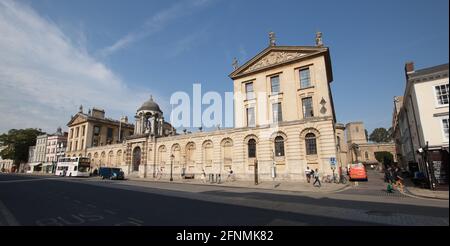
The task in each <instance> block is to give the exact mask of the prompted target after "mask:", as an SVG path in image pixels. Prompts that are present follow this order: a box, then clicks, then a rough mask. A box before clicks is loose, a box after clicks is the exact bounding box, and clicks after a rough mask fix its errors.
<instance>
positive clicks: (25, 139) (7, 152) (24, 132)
mask: <svg viewBox="0 0 450 246" xmlns="http://www.w3.org/2000/svg"><path fill="white" fill-rule="evenodd" d="M42 134H45V133H44V132H42V131H41V129H33V128H27V129H19V130H18V129H11V130H9V131H8V133H4V134H2V135H0V145H1V146H4V147H5V148H4V149H3V150H2V151H0V156H1V157H2V158H3V159H12V160H14V164H15V165H16V166H17V167H18V168H19V167H20V164H22V163H25V162H27V161H28V149H29V147H30V146H33V145H35V144H36V137H37V136H39V135H42Z"/></svg>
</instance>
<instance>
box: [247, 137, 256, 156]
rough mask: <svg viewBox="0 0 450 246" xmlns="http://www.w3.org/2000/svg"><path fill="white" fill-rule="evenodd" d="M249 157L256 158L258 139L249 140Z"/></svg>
mask: <svg viewBox="0 0 450 246" xmlns="http://www.w3.org/2000/svg"><path fill="white" fill-rule="evenodd" d="M248 158H256V140H255V139H253V138H251V139H250V140H248Z"/></svg>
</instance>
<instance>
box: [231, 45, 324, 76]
mask: <svg viewBox="0 0 450 246" xmlns="http://www.w3.org/2000/svg"><path fill="white" fill-rule="evenodd" d="M277 51H278V52H285V53H288V54H291V55H285V56H284V57H283V59H280V61H277V60H276V61H275V62H272V63H267V64H266V63H264V64H257V63H258V62H259V61H261V60H262V58H264V57H266V56H268V55H270V53H271V52H277ZM294 53H296V54H294ZM318 55H325V61H326V66H327V72H328V73H327V77H328V82H331V81H333V75H332V70H331V61H330V55H329V49H328V47H318V46H269V47H267V48H265V49H264V50H262V51H261V52H260V53H259V54H257V55H256V56H254V57H253V58H252V59H250V60H248V61H247V62H246V63H244V64H243V65H242V66H240V67H238V68H236V69H235V70H234V71H233V72H232V73H231V74H230V75H229V77H230V78H232V79H237V78H239V77H244V76H247V75H250V74H254V73H257V72H261V71H263V70H267V69H271V68H274V67H277V66H280V65H286V64H289V63H293V62H297V61H300V60H305V59H309V58H311V57H313V56H318ZM255 64H256V65H260V66H255Z"/></svg>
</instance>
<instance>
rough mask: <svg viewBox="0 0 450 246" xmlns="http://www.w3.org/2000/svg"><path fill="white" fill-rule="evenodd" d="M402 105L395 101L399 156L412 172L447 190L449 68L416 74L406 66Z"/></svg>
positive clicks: (402, 163)
mask: <svg viewBox="0 0 450 246" xmlns="http://www.w3.org/2000/svg"><path fill="white" fill-rule="evenodd" d="M405 77H406V86H405V91H404V95H403V96H402V97H396V98H402V103H401V104H400V103H398V102H396V101H394V113H393V128H394V129H396V132H397V133H396V143H397V149H398V151H397V155H398V156H399V159H400V163H401V165H402V166H403V167H404V168H405V169H407V170H408V171H410V172H411V173H414V172H419V171H420V172H423V173H424V174H425V175H426V176H427V178H428V179H429V180H431V182H433V183H435V185H436V184H437V185H444V186H448V182H449V174H448V163H449V158H448V156H449V155H448V154H449V100H450V99H449V98H450V94H449V66H448V63H446V64H441V65H438V66H433V67H428V68H423V69H418V70H416V69H415V68H414V63H413V62H408V63H406V64H405Z"/></svg>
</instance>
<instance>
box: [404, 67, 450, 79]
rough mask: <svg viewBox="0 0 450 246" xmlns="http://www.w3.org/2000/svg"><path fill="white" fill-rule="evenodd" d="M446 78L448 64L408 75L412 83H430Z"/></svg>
mask: <svg viewBox="0 0 450 246" xmlns="http://www.w3.org/2000/svg"><path fill="white" fill-rule="evenodd" d="M445 77H448V63H446V64H441V65H438V66H434V67H428V68H424V69H419V70H416V71H414V72H411V73H409V74H408V80H410V81H412V82H420V81H429V80H434V79H439V78H445Z"/></svg>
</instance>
